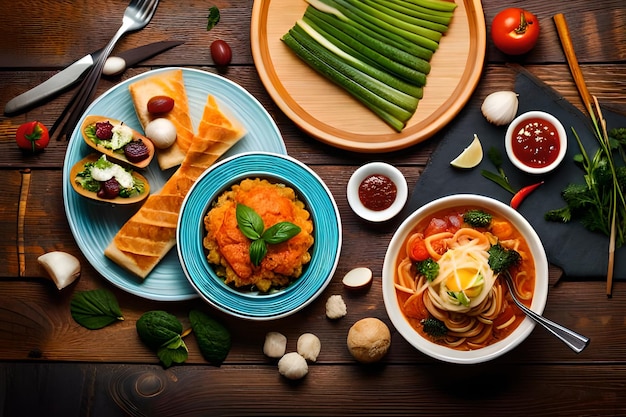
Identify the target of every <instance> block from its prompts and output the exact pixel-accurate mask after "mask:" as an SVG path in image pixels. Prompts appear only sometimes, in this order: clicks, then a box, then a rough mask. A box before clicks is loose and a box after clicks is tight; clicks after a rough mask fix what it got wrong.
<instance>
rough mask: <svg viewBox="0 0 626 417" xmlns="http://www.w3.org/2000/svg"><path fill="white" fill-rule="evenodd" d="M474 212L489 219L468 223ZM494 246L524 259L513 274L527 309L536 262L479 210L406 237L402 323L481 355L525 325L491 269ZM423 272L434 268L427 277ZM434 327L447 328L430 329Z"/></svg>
mask: <svg viewBox="0 0 626 417" xmlns="http://www.w3.org/2000/svg"><path fill="white" fill-rule="evenodd" d="M470 210H478V211H480V212H481V213H484V214H486V215H487V217H488V219H489V221H488V222H487V223H485V224H482V225H478V226H477V225H476V224H475V223H473V224H474V225H472V224H470V223H468V221H469V220H468V221H466V219H468V218H466V217H465V215H466V214H467V213H468V212H469V211H470ZM494 245H499V246H500V247H502V248H504V249H505V250H514V251H516V252H517V253H518V254H519V255H520V260H519V262H518V263H516V264H515V265H514V266H512V267H511V268H510V269H509V272H510V273H511V276H512V278H513V282H514V284H515V291H516V293H517V296H518V298H519V299H520V300H521V301H522V302H523V303H524V304H526V305H527V306H530V305H531V303H532V298H533V291H534V287H535V264H534V260H533V258H532V254H531V251H530V248H529V246H528V244H527V242H526V241H525V239H524V237H523V236H522V235H521V233H520V232H519V231H518V230H517V229H516V228H515V226H514V225H513V224H512V223H511V222H510V221H508V220H507V219H505V218H504V217H502V216H500V215H498V214H497V213H493V212H490V211H488V210H484V209H482V208H478V207H456V208H452V209H445V210H441V211H439V212H436V213H434V214H433V215H431V216H429V217H428V218H426V219H424V220H423V221H421V222H420V223H419V224H418V225H417V226H416V227H415V228H414V229H413V231H412V232H411V233H410V234H409V235H408V237H407V239H406V240H405V242H404V250H403V251H401V253H400V255H399V257H398V259H397V262H396V273H395V276H394V285H395V289H396V295H397V297H398V302H399V305H400V308H401V310H402V312H403V314H404V316H405V318H406V319H407V321H408V322H409V323H410V324H411V326H412V327H413V328H414V329H415V330H416V331H417V332H418V333H419V334H420V335H422V336H423V337H424V338H426V339H428V340H431V341H433V342H434V343H437V344H440V345H443V346H448V347H450V348H453V349H458V350H473V349H480V348H482V347H485V346H489V345H491V344H493V343H495V342H497V341H499V340H502V339H504V338H506V337H507V336H508V335H509V334H511V332H513V331H514V330H515V329H516V328H517V327H518V326H519V324H520V323H521V322H522V321H523V320H524V318H525V315H524V313H523V312H522V311H521V310H520V309H519V308H518V307H517V306H516V305H515V304H514V303H513V300H512V299H511V295H510V294H509V290H508V287H507V285H506V283H505V282H504V278H503V277H500V276H499V274H498V273H496V272H494V271H493V270H492V269H491V267H490V266H489V256H490V255H489V252H488V251H489V250H490V249H491V247H492V246H494ZM424 262H426V263H424ZM435 263H436V266H435V265H434V264H435ZM423 265H428V266H429V268H426V269H427V271H426V272H425V271H424V268H423ZM433 271H435V272H433ZM433 319H434V320H433ZM433 323H436V324H437V325H438V326H439V325H441V324H444V325H445V329H443V331H435V332H433V331H432V327H430V328H428V326H426V329H425V324H428V325H432V324H433ZM435 327H436V328H437V329H438V330H442V328H441V327H440V326H439V327H437V326H435Z"/></svg>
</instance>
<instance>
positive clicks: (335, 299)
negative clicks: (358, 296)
mask: <svg viewBox="0 0 626 417" xmlns="http://www.w3.org/2000/svg"><path fill="white" fill-rule="evenodd" d="M346 314H348V308H347V307H346V303H345V302H344V301H343V298H341V295H339V294H335V295H331V296H330V297H328V300H327V301H326V317H328V318H329V319H331V320H335V319H340V318H342V317H343V316H345V315H346Z"/></svg>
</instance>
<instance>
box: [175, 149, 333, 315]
mask: <svg viewBox="0 0 626 417" xmlns="http://www.w3.org/2000/svg"><path fill="white" fill-rule="evenodd" d="M246 178H266V179H268V180H269V181H270V182H275V183H282V184H285V185H287V186H289V187H291V188H293V189H294V191H295V192H296V194H297V195H298V198H299V199H301V200H302V201H303V202H304V204H305V206H306V208H307V210H308V211H309V213H310V214H311V219H312V221H313V236H314V239H315V241H314V243H313V246H312V247H311V249H310V251H311V261H310V262H309V263H308V264H307V265H306V266H305V267H304V270H303V273H302V275H301V276H300V277H299V278H297V279H296V280H294V281H293V282H292V283H291V284H290V285H289V286H288V287H286V288H283V289H279V290H275V291H271V292H268V293H259V292H255V291H250V290H241V289H237V288H234V287H232V286H229V285H226V284H225V283H224V281H223V279H222V278H220V277H218V276H217V274H216V273H215V271H214V269H213V266H212V265H210V264H209V263H208V261H207V259H206V250H205V248H204V246H203V244H202V240H203V238H204V236H205V235H206V232H205V229H204V217H205V216H206V214H207V212H208V211H209V209H210V208H211V204H213V203H214V202H215V201H216V199H217V197H218V196H219V195H220V194H222V193H223V192H224V191H226V190H228V189H230V187H231V186H232V185H233V184H237V183H239V182H241V181H242V180H244V179H246ZM176 238H177V248H178V257H179V259H180V263H181V265H182V266H183V271H184V273H185V275H186V277H187V279H188V280H189V282H190V284H191V285H192V286H193V287H194V288H195V290H196V291H197V292H198V294H199V295H200V297H202V298H203V299H204V300H205V301H206V302H207V303H209V304H210V305H212V306H213V307H215V308H217V309H219V310H221V311H223V312H225V313H228V314H231V315H233V316H236V317H240V318H245V319H250V320H273V319H278V318H282V317H285V316H288V315H291V314H293V313H295V312H297V311H299V310H301V309H302V308H304V307H305V306H307V305H308V304H309V303H311V302H312V301H313V300H314V299H315V298H316V297H317V296H319V295H320V294H321V293H322V291H323V290H324V289H325V288H326V286H327V285H328V283H329V282H330V280H331V279H332V277H333V274H334V273H335V269H336V267H337V263H338V261H339V255H340V252H341V243H342V231H341V219H340V216H339V210H338V209H337V204H336V203H335V200H334V198H333V196H332V194H331V193H330V191H329V189H328V187H327V186H326V185H325V184H324V182H323V181H322V180H321V179H320V178H319V176H318V175H317V174H316V173H315V172H314V171H312V170H311V169H310V168H309V167H307V166H306V165H304V164H303V163H301V162H299V161H297V160H295V159H294V158H292V157H289V156H287V155H280V154H274V153H259V152H251V153H244V154H239V155H235V156H233V157H231V158H228V159H225V160H223V161H222V162H220V163H218V164H216V165H214V166H213V167H211V168H209V169H208V170H207V171H206V172H205V173H204V174H203V175H202V176H201V177H200V178H198V180H197V181H196V183H195V184H194V186H193V187H192V188H191V190H190V191H189V193H188V194H187V197H186V198H185V200H184V201H183V205H182V208H181V214H180V216H179V222H178V228H177V236H176Z"/></svg>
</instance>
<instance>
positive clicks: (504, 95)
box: [480, 91, 519, 126]
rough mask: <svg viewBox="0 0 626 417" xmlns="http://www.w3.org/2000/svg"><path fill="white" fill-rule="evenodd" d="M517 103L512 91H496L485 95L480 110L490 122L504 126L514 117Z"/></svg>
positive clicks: (515, 95) (515, 94)
mask: <svg viewBox="0 0 626 417" xmlns="http://www.w3.org/2000/svg"><path fill="white" fill-rule="evenodd" d="M518 105H519V101H518V100H517V93H515V92H514V91H496V92H494V93H491V94H489V95H488V96H487V97H485V100H484V101H483V104H482V106H481V107H480V110H481V112H482V113H483V116H485V118H486V119H487V120H488V121H489V122H490V123H492V124H494V125H496V126H504V125H506V124H508V123H511V122H512V121H513V119H515V116H516V114H517V107H518Z"/></svg>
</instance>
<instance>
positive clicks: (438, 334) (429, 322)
mask: <svg viewBox="0 0 626 417" xmlns="http://www.w3.org/2000/svg"><path fill="white" fill-rule="evenodd" d="M421 323H422V326H423V327H424V333H426V334H427V335H430V336H432V337H434V338H435V339H440V338H442V337H444V336H445V335H447V334H448V328H447V327H446V325H445V324H444V323H443V321H441V320H438V319H436V318H434V317H429V318H427V319H424V320H422V321H421Z"/></svg>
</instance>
